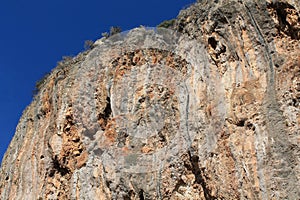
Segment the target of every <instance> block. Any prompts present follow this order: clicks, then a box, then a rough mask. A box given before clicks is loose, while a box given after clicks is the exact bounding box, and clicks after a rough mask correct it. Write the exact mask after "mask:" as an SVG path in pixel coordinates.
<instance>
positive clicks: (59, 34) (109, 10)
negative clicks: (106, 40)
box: [0, 0, 195, 160]
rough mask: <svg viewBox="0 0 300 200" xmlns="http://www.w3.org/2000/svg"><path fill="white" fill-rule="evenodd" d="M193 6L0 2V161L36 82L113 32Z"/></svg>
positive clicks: (165, 1)
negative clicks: (113, 28)
mask: <svg viewBox="0 0 300 200" xmlns="http://www.w3.org/2000/svg"><path fill="white" fill-rule="evenodd" d="M193 2H195V0H179V1H175V0H151V1H141V0H127V1H121V0H112V1H110V0H107V1H102V0H44V1H41V0H1V2H0V95H1V96H0V160H2V157H3V154H4V153H5V151H6V149H7V147H8V145H9V143H10V141H11V139H12V137H13V135H14V132H15V128H16V126H17V123H18V120H19V118H20V117H21V114H22V111H23V110H24V109H25V107H26V106H27V105H29V104H30V102H31V100H32V91H33V90H34V86H35V82H36V81H37V80H39V79H40V78H41V77H43V75H44V74H46V73H47V72H50V71H51V69H53V68H54V67H55V66H56V63H57V61H59V60H61V58H62V56H69V55H76V54H77V53H79V52H80V51H82V50H83V46H84V41H85V40H96V39H98V38H100V37H101V33H103V32H106V31H109V28H110V27H111V26H120V27H121V28H122V30H129V29H132V28H134V27H137V26H140V25H144V26H156V25H157V24H159V23H160V22H161V21H163V20H166V19H172V18H174V17H176V16H177V14H178V12H179V11H180V10H181V9H182V8H184V7H185V6H186V5H189V4H191V3H193Z"/></svg>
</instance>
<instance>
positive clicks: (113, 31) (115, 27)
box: [109, 26, 122, 36]
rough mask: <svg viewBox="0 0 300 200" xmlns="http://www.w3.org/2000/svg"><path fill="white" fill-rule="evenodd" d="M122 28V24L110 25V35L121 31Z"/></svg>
mask: <svg viewBox="0 0 300 200" xmlns="http://www.w3.org/2000/svg"><path fill="white" fill-rule="evenodd" d="M121 32H122V29H121V27H120V26H112V27H110V31H109V36H112V35H115V34H118V33H121Z"/></svg>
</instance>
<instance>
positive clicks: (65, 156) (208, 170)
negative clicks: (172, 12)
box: [0, 0, 300, 200]
mask: <svg viewBox="0 0 300 200" xmlns="http://www.w3.org/2000/svg"><path fill="white" fill-rule="evenodd" d="M299 8H300V7H299V1H296V0H294V1H292V0H290V1H263V0H256V1H249V0H246V1H237V0H236V1H230V0H220V1H217V0H215V1H208V0H202V1H199V2H198V3H195V4H194V5H192V6H190V7H189V8H187V9H186V10H183V11H181V12H180V14H179V16H178V18H177V20H176V23H175V25H174V29H175V30H174V31H172V30H167V29H147V28H137V29H133V30H131V31H129V32H126V33H121V34H118V35H114V36H112V37H110V38H107V39H100V40H98V41H97V42H96V43H95V47H94V48H93V49H92V50H90V51H88V52H85V53H82V54H80V55H78V56H77V57H76V58H73V59H69V60H65V61H64V62H62V63H60V65H59V66H58V67H57V68H55V69H54V70H53V71H52V73H51V74H50V75H49V76H48V77H47V78H46V79H45V80H44V81H43V82H41V84H40V92H39V93H38V94H37V95H36V97H35V99H34V101H33V102H32V103H31V105H30V106H28V108H27V109H26V110H25V111H24V113H23V116H22V118H21V119H20V122H19V125H18V127H17V130H16V134H15V136H14V138H13V141H12V142H11V144H10V146H9V149H8V150H7V152H6V154H5V157H4V159H3V162H2V166H1V174H0V196H1V199H5V200H6V199H141V200H142V199H300V190H299V188H300V181H299V180H300V150H299V149H300V112H299V99H300V51H299V49H300V48H299V47H300V42H299V38H300V32H299V30H300V18H299Z"/></svg>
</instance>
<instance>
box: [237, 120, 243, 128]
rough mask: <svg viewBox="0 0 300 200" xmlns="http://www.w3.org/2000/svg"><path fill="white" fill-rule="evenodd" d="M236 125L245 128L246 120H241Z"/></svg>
mask: <svg viewBox="0 0 300 200" xmlns="http://www.w3.org/2000/svg"><path fill="white" fill-rule="evenodd" d="M236 125H237V126H240V127H244V126H245V120H244V119H240V120H238V121H237V122H236Z"/></svg>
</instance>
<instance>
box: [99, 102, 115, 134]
mask: <svg viewBox="0 0 300 200" xmlns="http://www.w3.org/2000/svg"><path fill="white" fill-rule="evenodd" d="M111 113H112V110H111V103H110V98H109V97H107V98H106V107H105V109H104V111H103V112H102V113H101V114H99V116H98V119H100V120H101V119H102V121H103V122H102V123H101V128H102V130H103V131H104V130H105V127H106V124H107V120H108V119H109V118H110V116H111Z"/></svg>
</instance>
